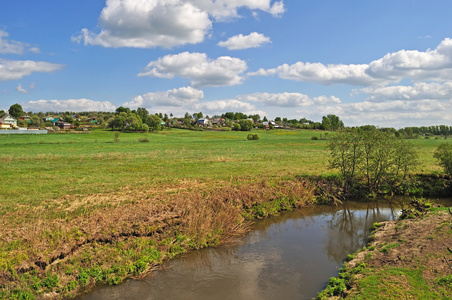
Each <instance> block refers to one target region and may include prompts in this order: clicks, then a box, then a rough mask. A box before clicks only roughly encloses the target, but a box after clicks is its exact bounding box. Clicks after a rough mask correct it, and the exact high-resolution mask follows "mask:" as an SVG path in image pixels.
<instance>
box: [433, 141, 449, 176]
mask: <svg viewBox="0 0 452 300" xmlns="http://www.w3.org/2000/svg"><path fill="white" fill-rule="evenodd" d="M433 157H434V158H436V160H437V161H438V164H439V165H440V166H441V167H442V168H443V169H444V172H445V173H446V174H447V175H449V176H452V144H441V145H439V146H438V148H437V149H436V150H435V153H434V154H433Z"/></svg>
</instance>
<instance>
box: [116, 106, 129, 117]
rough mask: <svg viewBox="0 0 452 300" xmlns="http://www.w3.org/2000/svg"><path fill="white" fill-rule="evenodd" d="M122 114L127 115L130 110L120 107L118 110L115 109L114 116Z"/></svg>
mask: <svg viewBox="0 0 452 300" xmlns="http://www.w3.org/2000/svg"><path fill="white" fill-rule="evenodd" d="M122 112H125V113H127V114H128V113H130V108H128V107H122V106H120V107H118V108H117V109H116V114H117V115H119V114H120V113H122Z"/></svg>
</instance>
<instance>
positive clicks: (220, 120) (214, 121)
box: [210, 118, 226, 126]
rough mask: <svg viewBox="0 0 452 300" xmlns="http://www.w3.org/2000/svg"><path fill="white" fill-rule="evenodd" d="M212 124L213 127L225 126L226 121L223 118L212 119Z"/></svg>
mask: <svg viewBox="0 0 452 300" xmlns="http://www.w3.org/2000/svg"><path fill="white" fill-rule="evenodd" d="M210 123H212V125H213V126H223V125H224V124H225V123H226V121H225V120H224V119H223V118H213V119H210Z"/></svg>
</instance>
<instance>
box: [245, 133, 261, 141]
mask: <svg viewBox="0 0 452 300" xmlns="http://www.w3.org/2000/svg"><path fill="white" fill-rule="evenodd" d="M246 138H247V139H248V140H258V139H259V135H258V134H257V133H249V134H248V136H247V137H246Z"/></svg>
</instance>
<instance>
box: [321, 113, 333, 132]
mask: <svg viewBox="0 0 452 300" xmlns="http://www.w3.org/2000/svg"><path fill="white" fill-rule="evenodd" d="M322 127H323V129H324V130H330V129H331V120H330V119H329V118H328V117H325V116H323V117H322Z"/></svg>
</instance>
